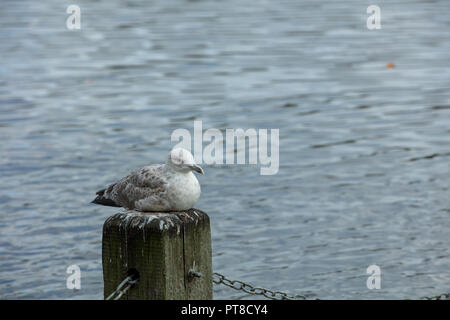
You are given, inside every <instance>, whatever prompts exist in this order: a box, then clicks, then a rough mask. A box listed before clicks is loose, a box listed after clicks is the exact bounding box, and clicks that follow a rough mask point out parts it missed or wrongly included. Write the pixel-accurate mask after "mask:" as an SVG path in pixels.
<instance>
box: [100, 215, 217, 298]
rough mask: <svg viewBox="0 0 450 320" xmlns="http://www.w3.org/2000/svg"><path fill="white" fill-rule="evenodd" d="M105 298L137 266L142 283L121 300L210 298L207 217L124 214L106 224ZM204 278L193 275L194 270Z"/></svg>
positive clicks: (209, 243) (103, 248) (209, 256)
mask: <svg viewBox="0 0 450 320" xmlns="http://www.w3.org/2000/svg"><path fill="white" fill-rule="evenodd" d="M102 260H103V278H104V296H105V297H107V296H108V295H109V294H111V293H112V292H113V291H114V290H115V289H116V287H117V286H118V284H119V283H120V282H121V281H122V280H123V279H125V278H126V277H127V272H128V271H129V270H130V269H132V268H134V269H136V270H137V271H138V272H139V275H140V279H139V283H138V284H136V285H135V286H133V287H132V288H131V289H130V290H129V291H128V293H127V294H125V295H124V296H123V297H122V299H129V300H171V299H180V300H197V299H212V261H211V260H212V259H211V231H210V222H209V217H208V215H207V214H206V213H204V212H202V211H200V210H197V209H190V210H187V211H181V212H171V213H158V212H137V211H126V212H124V213H118V214H116V215H114V216H111V217H110V218H108V219H107V220H106V221H105V223H104V225H103V241H102ZM191 269H192V270H195V271H196V272H200V273H201V274H202V276H201V277H200V278H195V277H191V276H189V271H190V270H191Z"/></svg>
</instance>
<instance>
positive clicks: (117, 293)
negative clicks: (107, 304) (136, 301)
mask: <svg viewBox="0 0 450 320" xmlns="http://www.w3.org/2000/svg"><path fill="white" fill-rule="evenodd" d="M138 280H139V279H133V276H128V277H126V278H125V279H124V280H123V281H122V282H121V283H120V284H119V285H118V286H117V288H116V290H114V291H113V293H111V294H110V295H109V296H108V297H107V298H106V299H105V300H111V299H112V298H113V297H114V300H119V299H120V298H122V296H123V295H124V294H125V293H126V292H127V291H128V289H130V288H131V287H132V286H133V285H134V284H136V283H137V282H138ZM123 287H125V288H123ZM122 288H123V289H122Z"/></svg>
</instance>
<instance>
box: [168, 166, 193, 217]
mask: <svg viewBox="0 0 450 320" xmlns="http://www.w3.org/2000/svg"><path fill="white" fill-rule="evenodd" d="M169 190H170V191H169V192H170V194H169V199H170V202H171V204H172V206H173V208H174V210H175V211H182V210H188V209H191V208H192V207H193V206H194V205H195V204H196V203H197V201H198V199H199V198H200V193H201V190H200V183H199V182H198V180H197V178H196V177H195V175H194V174H193V173H192V172H189V173H187V174H186V175H182V176H178V177H176V178H174V179H173V181H171V182H170V188H169Z"/></svg>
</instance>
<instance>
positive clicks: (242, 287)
mask: <svg viewBox="0 0 450 320" xmlns="http://www.w3.org/2000/svg"><path fill="white" fill-rule="evenodd" d="M213 282H214V283H215V284H223V285H225V286H227V287H230V288H232V289H234V290H238V291H244V292H245V293H248V294H253V295H262V296H264V297H266V298H268V299H272V300H298V299H302V300H306V299H307V297H306V296H304V295H301V294H296V295H289V294H287V293H285V292H281V291H273V290H269V289H265V288H260V287H254V286H252V285H251V284H248V283H245V282H243V281H239V280H230V279H227V278H226V277H225V276H224V275H222V274H220V273H217V272H214V273H213Z"/></svg>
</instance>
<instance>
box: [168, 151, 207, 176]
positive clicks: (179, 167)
mask: <svg viewBox="0 0 450 320" xmlns="http://www.w3.org/2000/svg"><path fill="white" fill-rule="evenodd" d="M166 164H167V165H168V166H169V167H170V168H171V169H173V170H175V171H178V172H189V171H196V172H198V173H201V174H203V169H202V168H201V167H200V166H198V165H197V164H196V163H195V160H194V157H193V156H192V154H191V153H190V152H189V151H188V150H186V149H183V148H174V149H172V151H170V153H169V157H168V158H167V162H166Z"/></svg>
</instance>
